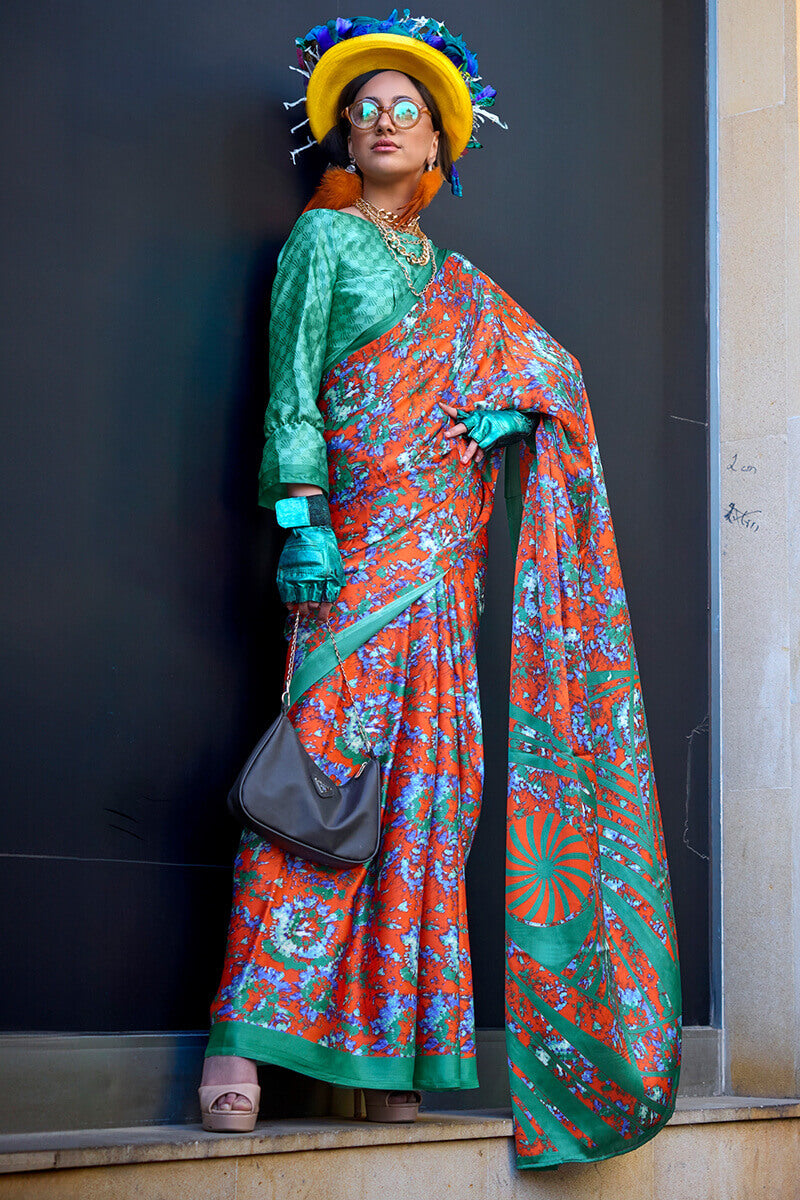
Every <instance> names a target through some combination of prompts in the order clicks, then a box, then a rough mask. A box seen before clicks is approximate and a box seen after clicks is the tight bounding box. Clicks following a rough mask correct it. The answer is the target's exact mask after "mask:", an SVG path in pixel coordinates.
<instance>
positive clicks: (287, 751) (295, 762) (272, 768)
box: [228, 612, 381, 868]
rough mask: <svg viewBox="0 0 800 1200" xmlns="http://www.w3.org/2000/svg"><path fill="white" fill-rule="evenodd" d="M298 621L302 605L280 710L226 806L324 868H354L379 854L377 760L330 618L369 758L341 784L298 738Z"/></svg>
mask: <svg viewBox="0 0 800 1200" xmlns="http://www.w3.org/2000/svg"><path fill="white" fill-rule="evenodd" d="M299 621H300V614H299V612H298V613H297V614H296V615H295V622H294V630H293V633H292V642H291V648H290V650H289V655H290V658H289V671H288V676H287V679H286V687H285V689H284V692H283V695H282V696H281V712H280V714H279V716H278V717H277V718H276V719H275V721H274V722H273V723H272V725H270V727H269V729H268V730H267V732H266V733H265V734H264V736H263V737H262V738H261V740H260V741H259V742H258V744H257V745H256V747H255V749H254V750H253V752H252V754H251V755H250V757H249V758H248V760H247V762H246V763H245V764H244V766H243V767H242V769H241V771H240V772H239V777H238V778H237V780H236V782H235V784H234V785H233V787H232V788H231V790H230V792H229V793H228V810H229V811H230V813H231V815H232V816H233V817H235V819H236V820H237V821H239V823H240V824H242V825H244V826H245V827H246V828H247V829H250V830H252V831H253V833H256V834H258V836H259V837H262V838H265V839H266V840H267V841H269V842H275V843H276V844H277V845H279V846H282V847H283V848H284V849H285V850H289V851H291V853H292V854H297V855H299V856H300V857H301V858H306V859H309V860H310V861H311V862H315V863H319V864H321V865H322V866H326V867H339V868H347V867H354V866H357V865H359V864H363V863H367V862H369V861H370V859H372V858H374V857H375V855H376V854H377V852H378V847H379V845H380V835H381V828H380V825H381V767H380V762H379V761H378V759H377V758H376V756H375V753H374V751H373V750H372V749H370V746H369V739H368V738H367V735H366V732H365V730H364V726H363V724H362V722H361V716H360V714H359V712H358V707H357V706H356V703H355V700H354V698H353V693H352V691H351V690H350V684H349V683H348V682H347V675H346V674H345V669H344V663H343V662H342V659H341V655H340V654H339V647H338V646H337V645H336V639H335V638H334V636H333V630H332V629H331V625H330V619H328V620H327V621H326V624H327V626H328V633H329V634H330V635H331V640H332V641H333V648H334V650H335V651H336V657H337V659H338V660H339V666H340V667H341V668H342V676H343V678H344V683H345V687H346V688H347V693H348V697H349V699H350V702H351V704H353V706H354V708H355V713H356V719H357V721H358V727H359V730H360V732H361V736H362V738H363V740H364V750H365V752H366V753H367V756H368V757H367V761H366V762H364V763H362V764H361V766H360V767H359V768H358V770H357V771H356V773H355V775H354V776H353V778H352V779H348V780H347V781H346V782H345V783H341V784H340V783H337V782H336V781H335V780H334V779H330V778H329V777H328V776H327V775H326V774H325V772H324V771H322V770H321V769H320V768H319V767H318V766H317V764H316V763H315V762H314V760H313V758H312V757H311V755H310V754H308V752H307V751H306V750H305V748H304V747H303V746H302V745H301V743H300V739H299V738H298V736H297V733H296V732H295V730H294V727H293V725H292V723H291V721H290V720H289V717H288V711H289V685H290V683H291V681H292V674H293V672H294V666H295V661H294V660H295V651H296V647H297V628H298V624H299Z"/></svg>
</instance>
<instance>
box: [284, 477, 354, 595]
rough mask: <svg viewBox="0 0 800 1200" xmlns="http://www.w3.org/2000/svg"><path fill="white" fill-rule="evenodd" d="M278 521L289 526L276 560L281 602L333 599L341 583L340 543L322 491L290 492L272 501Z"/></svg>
mask: <svg viewBox="0 0 800 1200" xmlns="http://www.w3.org/2000/svg"><path fill="white" fill-rule="evenodd" d="M275 516H276V517H277V520H278V524H279V525H282V526H283V527H284V528H288V529H289V536H288V537H287V539H286V542H285V544H284V547H283V550H282V551H281V556H280V558H279V560H278V578H277V583H278V594H279V595H280V598H281V600H282V601H283V603H284V604H302V603H304V602H306V601H311V602H312V603H329V604H330V603H333V601H334V600H336V599H338V596H339V593H340V592H341V590H342V588H343V587H344V581H345V580H344V568H343V566H342V556H341V554H340V552H339V543H338V542H337V540H336V534H335V533H334V532H333V529H332V527H331V523H330V511H329V509H328V502H327V500H326V498H325V497H324V496H322V495H319V494H315V495H313V496H290V497H287V498H286V499H284V500H279V501H278V502H277V504H276V505H275Z"/></svg>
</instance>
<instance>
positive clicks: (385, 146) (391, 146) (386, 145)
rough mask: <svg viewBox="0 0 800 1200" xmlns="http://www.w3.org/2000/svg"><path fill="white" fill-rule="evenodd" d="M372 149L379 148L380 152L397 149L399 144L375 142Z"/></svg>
mask: <svg viewBox="0 0 800 1200" xmlns="http://www.w3.org/2000/svg"><path fill="white" fill-rule="evenodd" d="M372 149H373V150H379V151H381V153H383V152H384V151H387V150H398V149H399V146H396V145H395V143H394V142H376V143H375V145H374V146H373V147H372Z"/></svg>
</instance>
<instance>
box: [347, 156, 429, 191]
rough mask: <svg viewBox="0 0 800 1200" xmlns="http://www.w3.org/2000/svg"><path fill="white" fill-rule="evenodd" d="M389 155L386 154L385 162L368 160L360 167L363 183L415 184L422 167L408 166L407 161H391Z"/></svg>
mask: <svg viewBox="0 0 800 1200" xmlns="http://www.w3.org/2000/svg"><path fill="white" fill-rule="evenodd" d="M391 157H392V156H391V155H388V154H387V156H386V159H387V161H386V162H380V161H377V162H369V163H367V164H366V165H365V166H364V167H362V168H361V174H362V175H363V176H364V182H365V183H372V184H375V185H377V186H379V187H386V185H387V184H393V185H394V184H401V183H408V184H409V185H414V186H416V182H417V180H418V179H419V176H420V175H421V173H422V167H421V166H420V167H411V168H409V166H408V164H407V163H405V164H404V163H399V162H391V161H390V159H391Z"/></svg>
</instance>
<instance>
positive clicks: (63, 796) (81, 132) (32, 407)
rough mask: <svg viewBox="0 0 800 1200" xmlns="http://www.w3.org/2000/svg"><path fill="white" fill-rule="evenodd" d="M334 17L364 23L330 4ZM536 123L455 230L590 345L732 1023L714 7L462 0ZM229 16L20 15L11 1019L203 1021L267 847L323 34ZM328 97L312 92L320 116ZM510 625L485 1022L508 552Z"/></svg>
mask: <svg viewBox="0 0 800 1200" xmlns="http://www.w3.org/2000/svg"><path fill="white" fill-rule="evenodd" d="M330 11H331V12H332V11H333V10H330ZM436 12H437V15H441V17H442V18H443V19H445V20H446V21H448V23H449V24H450V25H451V27H452V28H455V29H456V30H457V31H460V30H461V29H463V30H464V31H465V33H466V35H467V39H468V41H469V43H470V44H471V45H472V44H474V45H475V47H476V48H477V49H478V50H479V52H480V58H481V65H482V68H483V71H484V74H485V76H486V78H487V79H488V80H489V81H491V82H493V83H495V84H496V86H497V87H498V89H499V92H500V97H499V100H498V111H499V112H500V113H501V115H503V116H504V117H505V118H506V119H507V120H508V123H509V126H510V129H509V132H508V133H507V134H504V133H502V132H498V131H495V130H493V129H487V131H486V136H485V139H484V141H485V144H486V148H485V150H483V151H482V152H480V153H474V154H470V155H469V156H468V158H467V159H466V160H465V161H464V164H463V169H462V171H461V174H462V178H463V181H464V188H465V197H464V199H463V200H455V199H452V198H450V197H449V195H445V194H443V195H442V196H441V197H440V198H439V199H438V200H437V202H436V204H435V205H434V207H433V208H432V209H431V210H430V213H429V215H428V217H427V219H426V224H427V227H428V229H429V232H430V233H431V235H432V237H433V238H434V240H436V241H438V242H441V243H443V244H445V245H448V246H451V247H454V248H457V249H460V250H461V251H462V252H464V253H466V254H467V256H468V257H470V258H472V259H473V260H474V261H475V262H476V263H477V264H478V265H479V266H481V267H482V268H483V269H484V270H486V271H487V272H488V273H489V274H490V275H492V276H493V277H494V278H496V279H497V280H498V282H500V283H501V284H502V286H503V287H505V288H506V289H507V290H508V291H509V292H510V293H511V294H512V295H513V296H514V297H515V298H516V299H517V300H519V301H520V302H521V303H522V304H523V305H524V306H525V307H526V308H527V309H528V310H529V311H530V312H532V313H533V314H534V316H536V318H537V319H538V320H539V321H540V322H541V323H542V324H543V325H544V326H545V327H546V328H547V329H548V330H549V331H550V332H551V333H552V334H553V335H554V336H555V337H556V338H558V340H559V341H561V342H562V343H563V344H564V345H565V346H566V347H567V348H568V349H570V350H571V351H572V352H573V353H574V354H576V355H577V357H578V358H579V360H580V362H581V364H582V367H583V370H584V375H585V379H586V382H587V387H588V390H589V396H590V399H591V401H592V405H593V410H594V415H595V420H596V424H597V428H598V436H599V441H600V448H601V453H602V456H603V461H604V465H605V469H606V474H607V479H608V486H609V492H610V495H611V501H612V506H613V511H614V515H615V521H616V527H617V532H618V537H619V542H620V551H621V556H622V562H623V569H624V573H625V580H626V584H627V589H628V595H629V599H630V605H631V610H632V616H633V624H634V633H635V636H636V642H637V648H638V651H639V658H640V666H641V672H642V677H643V683H644V690H645V700H646V704H647V709H648V715H649V719H650V727H651V736H652V743H653V751H654V756H655V763H656V770H657V777H658V780H659V785H660V790H661V801H662V806H663V809H664V818H665V825H666V828H667V836H668V842H669V851H670V861H671V865H672V872H673V882H674V885H675V891H676V902H677V907H678V916H679V923H680V929H679V932H680V937H681V949H682V951H683V954H684V980H685V991H686V1003H687V1019H688V1020H689V1021H691V1022H702V1021H704V1020H705V1019H706V1017H707V1014H708V970H707V958H708V943H707V913H708V904H707V874H706V869H705V864H704V862H703V861H702V860H701V859H700V858H699V857H697V856H696V855H694V854H693V853H692V852H691V851H690V850H689V849H687V848H686V846H685V845H684V843H683V828H684V805H685V799H686V788H687V747H688V748H689V749H691V752H692V754H691V759H690V762H689V764H688V786H689V788H690V791H691V796H690V800H691V811H690V814H689V816H690V820H689V831H690V840H692V842H693V844H695V845H696V846H697V847H698V849H700V850H703V849H704V848H705V841H706V824H707V786H706V774H707V771H706V768H707V745H706V742H705V740H704V736H703V735H702V734H698V735H696V736H695V737H694V738H693V739H692V740H691V741H690V742H689V741H687V738H689V736H690V734H691V731H692V730H693V728H695V727H696V726H698V725H699V724H700V723H701V722H702V720H703V718H704V716H705V713H706V711H707V700H706V691H707V594H708V587H707V568H706V562H707V554H706V531H707V520H706V453H705V432H706V431H705V427H704V422H705V420H706V410H705V403H706V401H705V396H706V386H705V372H706V368H705V316H704V265H703V253H704V251H703V246H704V240H703V229H704V172H705V167H704V134H703V129H704V124H703V36H704V34H703V11H702V6H701V5H699V4H698V3H696V2H695V3H689V0H678V2H677V3H675V4H671V5H670V8H669V21H668V22H667V21H666V20H665V19H664V17H663V14H662V6H661V5H660V4H656V3H651V2H646V3H642V2H641V0H615V2H614V3H613V4H610V5H603V6H597V5H595V4H592V3H590V2H589V0H580V2H579V3H575V4H571V5H562V4H552V3H551V4H534V5H531V6H526V7H524V8H523V7H522V6H520V5H517V4H512V3H509V2H508V0H500V2H499V3H496V4H493V5H491V6H486V5H478V4H475V3H471V2H470V3H468V4H458V5H457V4H455V3H442V4H440V5H439V7H438V8H437V10H436ZM328 15H330V13H329V11H328V10H327V9H325V8H324V6H323V8H320V7H319V5H318V4H316V3H315V4H310V3H307V2H306V0H302V2H299V3H296V4H292V5H278V4H274V3H272V4H270V3H263V2H262V3H258V4H257V3H255V2H254V0H231V2H230V3H228V4H227V5H224V6H220V5H218V4H211V3H208V0H170V2H169V3H166V2H165V0H151V3H149V4H147V5H145V6H142V5H138V4H133V3H131V2H130V0H118V2H117V3H115V4H112V5H108V4H104V3H100V2H99V0H69V2H65V3H57V2H55V0H53V2H50V3H48V2H45V0H33V2H29V3H24V4H23V3H21V2H20V0H15V2H11V0H9V2H7V3H6V4H5V5H4V6H3V7H2V10H1V11H0V21H1V22H2V30H3V34H4V36H3V41H2V45H3V72H2V84H0V86H1V87H2V92H3V96H2V98H3V113H4V119H3V127H4V146H3V161H4V163H5V166H6V183H5V186H4V189H3V192H2V198H0V203H1V204H2V210H1V211H2V218H3V220H2V228H3V231H4V242H5V244H4V253H3V258H4V267H5V277H6V289H5V298H4V304H5V309H6V311H5V313H4V321H3V341H4V345H3V350H4V355H3V363H4V370H3V381H4V390H5V396H4V404H3V422H4V425H3V436H2V438H1V439H0V446H1V447H2V456H3V465H2V478H3V482H4V487H3V500H4V512H3V516H4V522H3V526H4V528H3V534H2V547H1V549H2V563H3V572H2V573H3V584H4V586H3V589H2V610H1V613H2V630H3V638H2V658H3V684H2V701H3V710H2V731H3V732H2V737H3V742H4V771H3V779H4V783H5V792H6V795H5V803H4V805H3V810H2V818H1V820H2V832H1V833H0V849H1V850H2V853H3V856H4V857H3V860H2V865H3V870H2V889H0V896H2V901H1V902H2V905H3V913H4V918H5V919H4V921H3V923H2V933H0V959H1V960H2V961H3V962H5V963H7V964H8V963H14V964H15V965H16V966H15V971H14V972H13V975H12V976H11V978H12V984H11V986H7V987H6V988H4V990H3V997H2V1012H1V1013H0V1026H2V1027H3V1028H5V1029H7V1030H21V1029H30V1030H37V1029H38V1030H63V1031H68V1030H75V1031H79V1030H93V1031H103V1030H115V1031H124V1030H163V1029H192V1028H198V1029H200V1028H203V1027H204V1026H205V1025H206V1023H207V1007H208V1003H209V1001H210V998H211V995H212V994H213V991H214V988H215V986H216V983H217V979H218V973H219V969H220V965H221V958H222V952H223V938H224V931H225V925H226V922H227V916H228V905H229V900H230V868H231V860H232V854H233V850H234V847H235V842H236V831H235V829H234V828H233V827H232V826H231V824H230V823H229V821H228V819H227V817H226V815H225V814H224V809H223V801H224V795H225V792H226V790H227V787H228V785H229V783H230V781H231V779H232V777H233V776H234V775H235V773H236V770H237V769H238V766H239V764H240V760H241V758H242V756H243V755H244V753H245V752H246V751H247V750H248V749H249V748H250V745H251V743H252V741H253V740H254V738H255V737H256V735H257V734H258V733H259V732H260V731H261V729H262V727H263V726H264V724H265V722H266V721H267V720H269V719H270V718H271V717H272V716H273V715H274V713H275V711H276V708H277V691H278V679H279V673H280V667H281V660H282V655H283V642H282V613H283V610H282V609H281V606H280V604H279V602H278V599H277V595H276V593H275V588H274V569H275V557H276V548H277V545H278V541H277V538H276V536H275V533H274V530H273V522H272V519H271V518H270V517H269V516H267V515H266V514H265V513H264V512H263V510H260V509H258V508H257V506H256V474H257V469H258V462H259V458H260V453H261V422H262V417H263V408H264V403H265V400H266V387H267V381H266V345H265V327H266V319H267V309H268V291H269V285H270V281H271V275H272V271H273V269H274V261H275V256H276V254H277V250H278V248H279V246H280V244H281V243H282V241H283V240H284V239H285V237H286V236H287V234H288V231H289V229H290V227H291V225H292V222H293V221H294V219H295V217H296V216H297V214H298V212H299V211H300V209H301V207H302V204H303V203H304V199H305V196H306V195H307V193H308V191H309V190H310V187H311V182H312V175H313V172H314V170H315V169H316V168H317V167H318V165H319V164H318V162H317V161H316V160H315V159H314V158H313V157H312V156H311V155H305V156H304V160H305V161H304V162H303V163H302V164H301V166H300V167H299V168H298V169H294V168H292V166H291V162H290V160H289V155H288V150H289V147H290V145H293V144H295V142H294V140H293V139H291V138H290V135H289V132H288V130H289V124H290V120H289V117H288V116H287V114H286V113H285V112H284V110H283V108H282V105H281V101H282V100H284V99H292V98H294V97H296V96H297V95H298V94H299V84H300V82H301V81H300V80H299V77H298V76H297V75H294V74H292V73H291V72H290V71H289V70H288V69H287V68H288V65H289V64H290V63H291V62H292V61H293V48H292V39H293V37H294V36H295V35H296V34H298V33H302V32H304V31H305V30H306V29H307V28H308V27H309V26H310V25H312V24H313V23H315V22H316V21H318V20H320V19H323V18H325V17H326V16H328ZM296 111H297V110H295V112H296ZM492 533H493V535H494V536H493V552H492V563H491V578H490V587H489V598H488V604H487V612H486V617H485V622H484V626H483V629H482V633H481V647H480V654H481V672H482V689H483V693H484V699H485V700H486V699H487V697H488V698H489V700H490V701H491V702H490V703H486V704H485V710H486V713H487V790H486V800H485V811H484V817H483V820H482V823H481V826H480V829H479V834H478V838H477V840H476V844H475V847H474V849H473V853H472V856H471V859H470V869H469V876H470V878H469V885H470V902H471V916H470V921H471V931H472V939H473V957H474V959H475V967H476V970H475V974H476V1005H477V1015H478V1021H479V1023H480V1024H481V1025H484V1026H487V1025H488V1026H493V1025H500V1024H501V1023H502V883H503V880H502V868H503V811H504V803H505V761H504V755H505V745H504V737H505V720H504V713H503V711H502V704H500V703H498V702H497V701H498V699H500V700H503V701H504V700H505V696H506V688H507V682H506V675H505V674H504V671H503V669H502V663H503V662H504V661H507V646H506V645H505V644H504V642H503V638H504V635H505V628H506V625H507V611H508V608H507V606H508V603H509V586H510V558H509V552H508V545H507V535H506V531H505V518H504V513H503V511H502V501H501V503H500V505H499V508H498V511H497V512H496V514H495V517H494V518H493V526H492Z"/></svg>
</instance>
